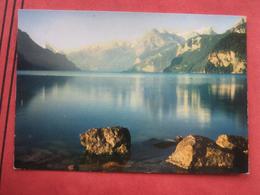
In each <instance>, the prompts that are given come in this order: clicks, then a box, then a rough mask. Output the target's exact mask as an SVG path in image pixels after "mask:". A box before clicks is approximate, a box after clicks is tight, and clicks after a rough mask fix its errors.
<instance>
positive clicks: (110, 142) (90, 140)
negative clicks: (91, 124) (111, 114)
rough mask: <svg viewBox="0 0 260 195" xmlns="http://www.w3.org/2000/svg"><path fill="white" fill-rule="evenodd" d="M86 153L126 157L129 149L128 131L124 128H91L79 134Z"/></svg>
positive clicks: (129, 138)
mask: <svg viewBox="0 0 260 195" xmlns="http://www.w3.org/2000/svg"><path fill="white" fill-rule="evenodd" d="M80 143H81V145H82V146H83V147H84V148H85V150H86V152H87V153H89V154H94V155H120V156H123V155H128V154H129V153H130V147H131V137H130V133H129V130H128V129H127V128H124V127H105V128H92V129H89V130H87V131H86V132H85V133H82V134H80Z"/></svg>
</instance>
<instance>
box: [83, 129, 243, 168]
mask: <svg viewBox="0 0 260 195" xmlns="http://www.w3.org/2000/svg"><path fill="white" fill-rule="evenodd" d="M80 141H81V145H82V146H83V147H84V148H85V151H86V152H87V154H90V155H85V161H87V162H92V163H94V164H95V163H98V164H104V163H108V164H106V166H105V167H111V166H112V165H113V166H115V165H116V166H117V167H121V166H123V165H121V164H120V166H119V165H118V163H122V162H123V163H126V162H125V160H127V159H128V157H129V154H130V147H131V137H130V133H129V130H128V129H127V128H124V127H106V128H92V129H89V130H87V131H86V132H85V133H82V134H80ZM155 141H156V139H155ZM173 144H174V145H176V147H175V149H174V151H173V152H172V153H171V154H170V155H169V157H168V158H167V159H166V162H167V163H169V164H172V165H175V166H177V167H180V168H183V169H186V170H192V169H199V168H203V169H204V168H220V169H237V168H238V169H239V170H243V171H246V170H247V165H248V162H247V160H248V142H247V139H245V138H244V137H241V136H233V135H225V134H223V135H220V136H218V138H217V139H216V141H213V140H211V139H209V138H207V137H203V136H199V135H188V136H186V137H180V136H177V137H176V138H175V139H173V140H172V139H167V140H166V141H159V142H158V141H157V142H155V143H154V144H153V145H154V146H155V147H156V148H159V149H164V148H168V147H171V146H172V145H173ZM151 149H152V148H151ZM93 155H95V156H96V157H98V158H96V157H93ZM104 157H106V158H104ZM107 157H108V158H107ZM113 157H116V158H113ZM125 157H127V158H125ZM164 158H165V157H162V159H161V161H165V159H164ZM111 160H112V161H111ZM114 161H115V162H114ZM121 161H122V162H121ZM111 163H112V164H111ZM108 165H109V166H108ZM124 166H125V165H124Z"/></svg>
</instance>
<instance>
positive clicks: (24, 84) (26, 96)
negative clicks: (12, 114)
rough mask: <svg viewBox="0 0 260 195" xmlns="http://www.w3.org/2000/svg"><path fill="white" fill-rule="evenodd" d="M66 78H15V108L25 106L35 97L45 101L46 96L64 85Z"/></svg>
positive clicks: (21, 76) (22, 76)
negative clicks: (38, 96) (37, 96)
mask: <svg viewBox="0 0 260 195" xmlns="http://www.w3.org/2000/svg"><path fill="white" fill-rule="evenodd" d="M67 80H68V77H59V79H57V78H56V77H52V76H31V75H30V76H25V75H18V76H17V90H16V108H17V109H19V107H22V106H26V105H27V104H29V103H30V101H31V99H32V98H34V97H35V96H36V95H41V97H42V99H43V100H45V99H46V96H48V95H47V94H48V93H50V92H55V90H57V89H58V88H60V87H61V86H63V85H65V83H66V81H67Z"/></svg>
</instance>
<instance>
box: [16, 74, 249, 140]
mask: <svg viewBox="0 0 260 195" xmlns="http://www.w3.org/2000/svg"><path fill="white" fill-rule="evenodd" d="M246 110H247V109H246V80H245V78H244V77H243V76H221V75H131V74H108V75H106V76H95V75H91V76H86V77H83V76H81V77H77V76H73V77H65V76H62V77H61V76H59V77H55V76H19V77H18V93H17V115H18V117H17V124H18V126H17V131H19V130H20V129H21V128H26V129H29V130H28V131H35V130H32V129H33V128H36V127H37V129H38V127H41V128H47V129H48V131H46V132H51V133H52V134H54V135H55V133H56V134H57V132H61V131H63V134H64V136H66V135H67V136H68V135H70V136H71V135H72V136H74V137H76V135H78V133H79V132H80V131H82V129H87V128H91V127H100V126H111V125H123V126H126V127H129V128H131V129H132V131H133V133H132V135H133V137H134V139H148V138H151V137H167V138H169V136H175V135H178V134H185V133H197V134H201V133H202V131H205V132H204V134H206V135H207V136H209V137H214V136H216V135H217V134H219V133H220V131H236V132H235V134H242V135H245V134H246V133H247V131H246V129H247V126H246V120H247V116H246ZM20 114H21V115H22V116H23V117H21V118H20V117H19V115H20ZM40 116H45V117H44V119H42V118H41V117H40ZM26 117H31V118H30V119H31V120H33V123H31V124H30V125H28V124H27V123H26V122H24V118H26ZM48 120H49V121H48ZM52 120H53V121H56V123H53V124H52V125H53V126H47V125H41V124H45V123H46V121H48V122H49V123H50V122H51V121H52ZM69 122H73V124H70V123H69ZM64 124H67V126H65V127H64ZM55 128H56V129H57V130H56V129H55ZM30 129H31V130H30ZM53 129H55V131H53ZM75 129H77V130H75ZM209 130H210V131H209Z"/></svg>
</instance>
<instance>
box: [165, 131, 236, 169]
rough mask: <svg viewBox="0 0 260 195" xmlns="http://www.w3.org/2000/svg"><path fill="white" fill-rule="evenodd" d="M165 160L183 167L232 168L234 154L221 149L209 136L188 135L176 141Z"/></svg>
mask: <svg viewBox="0 0 260 195" xmlns="http://www.w3.org/2000/svg"><path fill="white" fill-rule="evenodd" d="M166 162H168V163H171V164H173V165H176V166H178V167H181V168H184V169H191V168H202V167H212V168H213V167H218V168H232V167H233V166H234V154H233V153H232V152H231V151H227V150H225V149H222V148H221V147H220V146H218V145H217V144H215V143H214V141H213V140H210V139H209V138H206V137H203V136H197V135H189V136H187V137H185V138H183V140H182V141H180V142H179V143H178V145H177V146H176V149H175V151H174V152H173V153H172V154H171V155H170V156H169V157H168V159H167V160H166Z"/></svg>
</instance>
